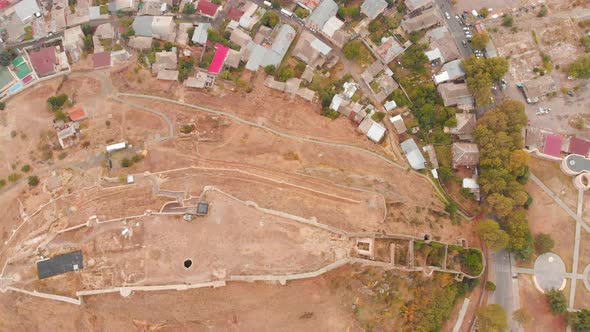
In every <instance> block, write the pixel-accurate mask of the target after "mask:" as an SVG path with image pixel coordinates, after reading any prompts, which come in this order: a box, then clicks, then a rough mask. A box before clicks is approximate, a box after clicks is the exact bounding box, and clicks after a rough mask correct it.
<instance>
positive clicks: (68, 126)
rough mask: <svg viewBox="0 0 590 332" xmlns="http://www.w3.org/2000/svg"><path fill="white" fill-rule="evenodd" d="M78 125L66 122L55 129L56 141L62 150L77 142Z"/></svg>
mask: <svg viewBox="0 0 590 332" xmlns="http://www.w3.org/2000/svg"><path fill="white" fill-rule="evenodd" d="M79 129H80V125H79V124H78V123H77V122H68V123H65V124H62V125H59V126H58V127H56V131H57V141H58V142H59V145H60V146H61V148H62V149H66V148H69V147H70V146H73V145H74V144H76V142H77V141H78V131H79Z"/></svg>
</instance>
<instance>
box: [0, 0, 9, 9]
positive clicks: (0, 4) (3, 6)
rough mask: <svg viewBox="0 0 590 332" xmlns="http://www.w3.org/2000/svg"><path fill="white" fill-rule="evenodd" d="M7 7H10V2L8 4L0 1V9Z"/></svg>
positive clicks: (4, 0) (3, 0)
mask: <svg viewBox="0 0 590 332" xmlns="http://www.w3.org/2000/svg"><path fill="white" fill-rule="evenodd" d="M8 6H10V2H8V1H6V0H2V1H0V9H4V8H6V7H8Z"/></svg>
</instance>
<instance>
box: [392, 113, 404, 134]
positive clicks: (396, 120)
mask: <svg viewBox="0 0 590 332" xmlns="http://www.w3.org/2000/svg"><path fill="white" fill-rule="evenodd" d="M389 121H390V122H391V123H392V124H393V126H394V127H395V131H397V133H398V134H399V135H401V134H403V133H405V132H406V131H407V130H408V128H407V127H406V124H405V123H404V119H403V118H402V116H401V115H399V114H398V115H396V116H392V117H391V118H389Z"/></svg>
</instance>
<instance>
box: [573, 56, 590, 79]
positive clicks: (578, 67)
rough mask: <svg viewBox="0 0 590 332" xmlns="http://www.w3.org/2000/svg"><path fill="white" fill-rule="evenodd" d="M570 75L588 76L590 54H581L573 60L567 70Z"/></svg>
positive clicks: (586, 77)
mask: <svg viewBox="0 0 590 332" xmlns="http://www.w3.org/2000/svg"><path fill="white" fill-rule="evenodd" d="M568 72H569V74H570V76H573V77H575V78H583V79H588V78H590V54H583V55H581V56H580V57H578V58H577V59H576V61H574V62H573V63H572V64H571V65H570V67H569V70H568Z"/></svg>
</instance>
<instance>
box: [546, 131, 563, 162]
mask: <svg viewBox="0 0 590 332" xmlns="http://www.w3.org/2000/svg"><path fill="white" fill-rule="evenodd" d="M562 143H563V137H561V136H559V135H554V134H549V135H547V136H545V146H544V148H543V153H544V154H546V155H550V156H553V157H558V158H559V157H561V144H562Z"/></svg>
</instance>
